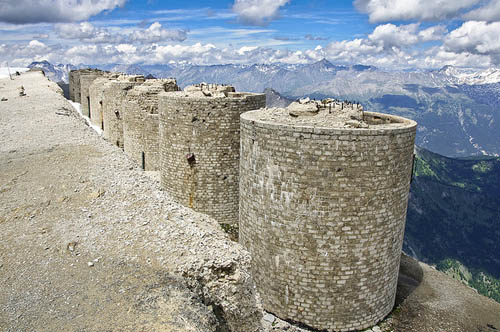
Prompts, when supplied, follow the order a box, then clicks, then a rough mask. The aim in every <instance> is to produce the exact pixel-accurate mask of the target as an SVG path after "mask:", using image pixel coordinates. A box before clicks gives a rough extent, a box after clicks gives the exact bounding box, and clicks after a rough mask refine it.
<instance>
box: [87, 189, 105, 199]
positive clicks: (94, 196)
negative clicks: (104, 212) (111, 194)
mask: <svg viewBox="0 0 500 332" xmlns="http://www.w3.org/2000/svg"><path fill="white" fill-rule="evenodd" d="M104 193H105V190H104V189H99V190H97V191H94V192H91V193H90V194H89V195H88V196H87V198H88V199H97V198H99V197H101V196H102V195H104Z"/></svg>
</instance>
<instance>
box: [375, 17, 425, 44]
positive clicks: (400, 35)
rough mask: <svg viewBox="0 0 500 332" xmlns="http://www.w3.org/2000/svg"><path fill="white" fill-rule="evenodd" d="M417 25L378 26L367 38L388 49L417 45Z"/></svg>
mask: <svg viewBox="0 0 500 332" xmlns="http://www.w3.org/2000/svg"><path fill="white" fill-rule="evenodd" d="M418 26H419V25H418V24H408V25H400V26H396V25H394V24H391V23H389V24H383V25H379V26H377V27H376V28H375V30H373V32H372V33H371V34H370V35H369V36H368V39H370V40H371V41H372V42H374V43H376V44H378V45H380V46H381V47H383V48H385V49H388V48H391V47H393V46H396V47H405V46H410V45H415V44H416V43H418V41H419V38H418V36H417V30H418Z"/></svg>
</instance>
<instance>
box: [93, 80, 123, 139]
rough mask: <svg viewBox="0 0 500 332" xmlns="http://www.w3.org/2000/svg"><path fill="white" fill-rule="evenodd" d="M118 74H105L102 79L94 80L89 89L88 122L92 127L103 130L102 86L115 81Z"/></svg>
mask: <svg viewBox="0 0 500 332" xmlns="http://www.w3.org/2000/svg"><path fill="white" fill-rule="evenodd" d="M119 76H120V74H117V73H107V74H104V75H103V76H102V77H99V78H96V79H95V80H94V82H92V84H91V85H90V87H89V96H90V109H91V110H92V112H90V121H91V122H92V124H93V125H95V126H97V127H99V128H101V130H104V119H103V110H102V109H103V107H102V106H103V100H104V86H105V84H106V83H108V82H110V81H112V80H115V79H117V78H118V77H119Z"/></svg>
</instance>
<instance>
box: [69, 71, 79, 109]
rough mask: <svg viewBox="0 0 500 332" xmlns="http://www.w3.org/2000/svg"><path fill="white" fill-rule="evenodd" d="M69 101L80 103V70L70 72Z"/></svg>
mask: <svg viewBox="0 0 500 332" xmlns="http://www.w3.org/2000/svg"><path fill="white" fill-rule="evenodd" d="M69 99H70V100H71V101H74V102H75V103H79V102H80V70H72V71H70V72H69Z"/></svg>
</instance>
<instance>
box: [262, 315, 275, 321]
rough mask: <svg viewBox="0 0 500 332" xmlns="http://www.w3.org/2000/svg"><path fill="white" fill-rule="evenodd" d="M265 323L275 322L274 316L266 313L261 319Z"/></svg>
mask: <svg viewBox="0 0 500 332" xmlns="http://www.w3.org/2000/svg"><path fill="white" fill-rule="evenodd" d="M263 319H264V320H265V321H266V322H269V323H274V321H275V320H276V317H274V315H271V314H270V313H266V314H265V315H264V318H263Z"/></svg>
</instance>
